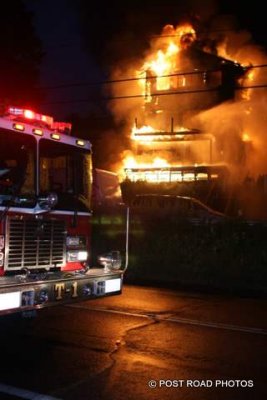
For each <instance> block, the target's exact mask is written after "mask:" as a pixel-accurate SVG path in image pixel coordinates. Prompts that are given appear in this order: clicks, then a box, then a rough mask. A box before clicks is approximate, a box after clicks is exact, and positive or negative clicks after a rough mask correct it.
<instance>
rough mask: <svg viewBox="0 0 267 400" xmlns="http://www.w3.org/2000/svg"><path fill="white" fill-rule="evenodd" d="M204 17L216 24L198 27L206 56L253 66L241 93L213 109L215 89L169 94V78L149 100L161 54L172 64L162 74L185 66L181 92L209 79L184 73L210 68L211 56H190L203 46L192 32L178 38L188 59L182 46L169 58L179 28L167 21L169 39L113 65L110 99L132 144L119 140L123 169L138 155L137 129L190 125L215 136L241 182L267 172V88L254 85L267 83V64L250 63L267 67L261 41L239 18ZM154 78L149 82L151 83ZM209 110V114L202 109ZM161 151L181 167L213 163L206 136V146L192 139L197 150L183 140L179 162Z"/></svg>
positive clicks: (176, 82)
mask: <svg viewBox="0 0 267 400" xmlns="http://www.w3.org/2000/svg"><path fill="white" fill-rule="evenodd" d="M212 4H215V3H214V2H212ZM200 17H201V16H200ZM202 17H203V19H204V20H205V21H208V22H209V27H208V28H206V30H202V31H201V28H200V27H199V29H200V32H202V33H201V34H200V37H199V40H198V42H197V46H199V48H200V50H203V51H204V52H205V53H206V54H207V52H208V53H209V54H211V55H213V56H214V55H217V56H220V57H223V58H225V59H227V60H231V61H233V62H235V63H238V64H241V65H242V66H243V67H244V68H246V71H247V72H246V73H245V74H244V75H243V77H242V78H240V79H239V81H238V82H236V84H237V85H239V88H238V89H239V90H236V91H235V96H234V98H233V99H232V100H231V101H229V100H228V101H225V102H224V103H221V104H220V105H217V106H215V107H214V104H216V103H218V95H217V93H216V91H215V90H214V91H213V90H212V91H207V93H193V92H194V90H192V93H191V94H179V95H178V94H168V95H165V94H167V92H165V93H164V90H165V88H164V84H165V83H166V82H164V79H165V80H166V78H158V81H157V84H160V83H161V84H162V85H163V86H162V87H163V89H162V90H161V94H162V95H161V96H158V97H151V98H149V95H150V93H153V92H154V91H155V82H154V81H153V80H152V79H150V80H148V81H146V80H145V76H146V75H145V71H146V69H147V68H148V66H149V67H150V68H151V65H152V67H154V65H153V62H154V61H155V60H157V59H158V58H159V57H160V56H161V53H160V52H162V53H163V54H164V56H165V57H166V61H167V63H169V65H168V67H166V68H165V69H162V71H160V73H159V74H160V75H165V74H166V75H168V74H171V73H174V72H176V71H177V70H178V71H181V74H180V75H179V74H178V75H177V76H174V77H169V78H168V82H169V83H170V85H171V87H172V90H173V91H174V92H175V90H177V91H181V88H182V89H184V88H186V89H187V88H189V89H190V88H193V89H194V88H197V87H198V84H200V83H201V82H202V80H203V75H201V74H195V75H186V74H185V75H183V74H182V72H187V71H194V70H196V69H198V70H201V69H202V70H203V66H205V67H206V68H207V69H208V65H207V62H206V61H205V62H203V60H201V59H196V57H195V56H193V57H192V54H193V52H192V53H190V48H191V47H192V49H196V43H193V39H192V37H193V36H190V34H189V35H187V36H186V41H184V42H183V43H181V41H180V43H178V44H179V45H180V46H183V45H185V46H187V48H188V49H189V51H188V52H185V53H184V54H183V57H181V52H180V51H177V53H175V56H174V57H173V56H168V51H169V50H168V45H169V43H170V37H171V36H175V34H177V32H178V30H177V29H178V28H175V27H172V26H171V25H167V26H166V27H165V28H164V29H163V34H164V37H157V38H154V39H153V40H152V41H151V44H150V48H149V49H148V50H147V51H146V52H145V53H143V54H140V57H138V58H135V59H131V60H128V62H124V63H123V65H119V66H118V67H117V68H116V69H114V70H113V73H112V80H113V81H114V83H113V85H111V88H110V94H111V96H112V98H113V100H112V101H111V102H110V109H111V111H112V113H113V115H114V118H115V120H116V122H117V124H118V125H120V126H123V131H122V134H123V136H124V138H125V140H126V141H125V142H124V144H125V143H126V147H125V148H123V146H122V141H119V142H120V143H119V144H118V149H120V154H119V157H117V159H119V162H118V165H117V166H116V168H117V169H119V166H120V167H121V165H122V164H121V162H122V161H123V159H125V158H126V156H129V155H134V154H136V151H135V150H136V143H134V141H132V140H131V130H132V127H133V126H134V125H136V126H137V127H141V126H142V125H150V126H152V127H153V128H154V129H157V130H162V131H167V132H168V131H170V130H171V129H174V131H176V130H177V131H179V130H180V129H181V127H184V126H185V127H187V128H189V129H192V128H197V129H200V130H201V131H202V132H203V133H205V134H207V135H208V137H210V138H211V142H212V162H213V163H227V164H228V165H229V166H230V168H231V170H232V173H233V177H234V178H235V179H240V178H241V179H244V178H245V177H246V175H251V176H254V177H255V178H256V177H257V176H258V175H261V174H266V173H267V159H266V157H265V152H264V143H265V140H266V138H265V132H266V128H267V117H266V116H265V115H266V111H265V110H266V103H267V90H266V88H264V87H262V88H253V87H255V86H259V85H263V86H264V85H266V84H267V82H266V80H265V76H266V72H267V71H266V68H267V67H260V68H251V67H252V66H255V65H262V64H266V61H267V55H266V54H265V52H264V51H263V49H261V48H260V46H257V45H256V44H254V43H253V41H252V38H251V35H250V33H249V32H247V31H245V30H240V29H239V27H238V23H237V21H236V20H235V19H234V18H232V17H229V16H227V17H223V16H220V17H216V18H213V20H211V19H210V14H209V13H207V15H203V16H202ZM177 36H179V35H177ZM173 39H174V40H173V41H174V43H175V44H177V40H178V41H179V40H180V39H179V38H178V39H177V38H175V37H174V38H173ZM175 40H176V42H175ZM199 48H198V50H199ZM199 53H200V52H199ZM187 54H189V55H190V56H187ZM195 54H198V53H197V52H196V53H195ZM215 58H216V57H213V59H212V58H211V60H212V61H211V62H213V63H215V61H214V59H215ZM204 64H205V65H204ZM210 68H211V69H212V68H213V66H211V67H210ZM212 79H214V87H216V84H217V81H216V79H218V77H217V76H216V74H214V76H213V77H212ZM147 82H149V85H150V86H149V87H148V86H146V85H147ZM153 85H154V86H153ZM157 90H158V89H157ZM144 94H146V96H147V97H146V98H145V97H144ZM203 109H204V110H205V111H200V110H203ZM113 136H114V135H113ZM110 137H111V136H110ZM114 137H115V136H114ZM114 140H116V139H114ZM156 150H157V155H158V156H160V157H163V158H166V159H167V160H168V161H169V162H170V163H175V162H176V164H178V163H181V164H182V163H190V162H191V163H205V162H206V163H209V162H210V158H211V154H210V143H209V141H206V142H204V141H203V142H202V143H199V145H196V144H193V145H191V148H190V149H188V146H187V145H183V146H182V148H181V150H180V152H179V151H178V153H176V156H177V159H176V160H174V159H173V158H172V155H171V154H172V153H171V149H166V148H162V150H161V151H159V146H158V147H157V149H156ZM177 154H178V155H177ZM154 156H155V154H152V152H150V153H149V152H147V155H146V161H148V162H149V161H150V162H152V161H153V157H154ZM139 158H140V157H139ZM113 159H114V158H113ZM138 161H139V159H138Z"/></svg>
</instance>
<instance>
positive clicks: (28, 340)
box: [0, 286, 267, 400]
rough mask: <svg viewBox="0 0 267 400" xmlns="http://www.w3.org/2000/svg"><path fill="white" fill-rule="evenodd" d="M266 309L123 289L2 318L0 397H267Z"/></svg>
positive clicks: (259, 303) (256, 302) (262, 304)
mask: <svg viewBox="0 0 267 400" xmlns="http://www.w3.org/2000/svg"><path fill="white" fill-rule="evenodd" d="M266 305H267V301H266V300H260V299H247V298H232V297H220V296H215V295H203V294H189V293H183V292H176V291H172V290H166V289H155V288H144V287H135V286H125V290H124V293H123V294H122V295H121V296H117V297H112V298H105V299H99V300H94V301H88V302H84V303H79V304H78V303H77V305H75V306H69V307H68V306H65V307H57V308H53V309H47V310H43V311H41V312H40V313H39V314H38V316H37V318H35V319H33V320H25V319H24V320H23V319H21V318H15V317H14V316H12V317H10V318H2V320H1V333H0V351H1V383H0V399H1V400H2V399H22V398H23V399H35V400H37V399H38V400H40V399H43V400H53V399H64V400H65V399H66V400H72V399H86V400H89V399H103V400H105V399H111V398H112V399H114V400H119V399H124V400H128V399H129V400H130V399H137V398H139V399H144V400H146V399H153V400H154V399H190V400H191V399H197V400H200V399H203V400H209V399H210V400H213V399H219V400H221V399H223V400H228V399H229V400H230V399H235V400H239V399H242V400H243V399H261V398H266V395H267V387H266V385H265V382H266V366H267V365H266V364H267V363H266V359H267V318H266ZM40 395H42V396H40ZM38 396H39V397H38Z"/></svg>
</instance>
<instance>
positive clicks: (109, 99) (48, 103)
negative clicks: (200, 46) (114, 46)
mask: <svg viewBox="0 0 267 400" xmlns="http://www.w3.org/2000/svg"><path fill="white" fill-rule="evenodd" d="M263 88H267V84H262V85H249V86H236V87H234V88H233V90H246V89H263ZM218 90H220V87H218V86H217V87H214V88H209V89H193V90H184V91H173V92H169V91H168V92H166V93H162V92H161V93H151V94H149V95H146V94H136V95H127V96H106V97H104V96H103V97H101V98H92V99H90V98H89V99H78V100H58V101H52V102H43V103H42V104H43V105H54V104H72V103H90V102H94V103H95V102H96V101H99V102H100V101H111V100H123V99H137V98H144V99H145V98H147V97H159V96H173V95H182V94H197V93H207V92H216V91H218Z"/></svg>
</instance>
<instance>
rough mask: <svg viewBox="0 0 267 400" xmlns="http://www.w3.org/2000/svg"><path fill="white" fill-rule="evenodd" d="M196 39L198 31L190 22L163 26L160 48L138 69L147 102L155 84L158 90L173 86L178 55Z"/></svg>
mask: <svg viewBox="0 0 267 400" xmlns="http://www.w3.org/2000/svg"><path fill="white" fill-rule="evenodd" d="M195 39H196V32H195V30H194V29H193V27H192V26H191V25H190V24H184V25H181V26H178V27H177V28H176V29H175V28H174V27H173V26H172V25H166V26H165V27H164V28H163V35H162V38H161V40H160V41H159V42H158V45H159V47H160V48H159V49H158V50H157V51H156V53H155V54H153V53H152V54H151V55H150V56H149V57H148V60H146V61H145V62H144V64H143V66H142V67H141V68H140V70H139V71H137V77H138V78H140V79H139V84H140V86H141V88H142V93H143V94H144V95H145V96H146V102H150V101H151V92H152V91H151V88H152V86H153V84H155V88H156V90H169V89H170V88H171V86H172V81H173V77H172V76H171V75H172V74H173V72H175V71H177V69H178V65H177V63H178V60H177V55H178V53H179V52H180V51H181V50H182V49H185V48H187V47H188V46H189V45H191V43H192V42H193V41H194V40H195Z"/></svg>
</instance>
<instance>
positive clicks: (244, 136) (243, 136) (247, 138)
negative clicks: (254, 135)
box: [242, 133, 251, 142]
mask: <svg viewBox="0 0 267 400" xmlns="http://www.w3.org/2000/svg"><path fill="white" fill-rule="evenodd" d="M242 141H243V142H251V137H250V135H249V134H248V133H243V135H242Z"/></svg>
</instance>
